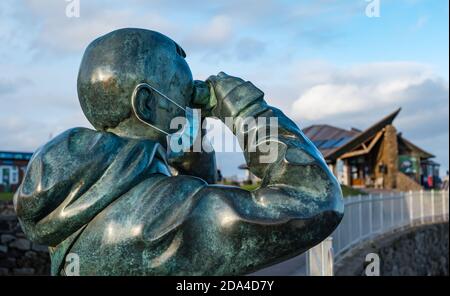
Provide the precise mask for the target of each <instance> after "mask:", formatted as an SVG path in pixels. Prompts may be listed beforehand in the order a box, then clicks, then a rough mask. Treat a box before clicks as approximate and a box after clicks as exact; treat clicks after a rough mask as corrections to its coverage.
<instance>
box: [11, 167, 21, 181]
mask: <svg viewBox="0 0 450 296" xmlns="http://www.w3.org/2000/svg"><path fill="white" fill-rule="evenodd" d="M10 180H11V184H12V185H16V184H18V183H19V168H18V167H16V166H14V167H11V170H10Z"/></svg>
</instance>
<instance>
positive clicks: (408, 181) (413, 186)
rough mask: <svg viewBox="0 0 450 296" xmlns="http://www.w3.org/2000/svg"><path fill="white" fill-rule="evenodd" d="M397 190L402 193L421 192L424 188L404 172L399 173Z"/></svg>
mask: <svg viewBox="0 0 450 296" xmlns="http://www.w3.org/2000/svg"><path fill="white" fill-rule="evenodd" d="M397 189H398V190H400V191H410V190H412V191H420V190H422V189H423V188H422V186H420V184H419V183H417V182H416V181H415V180H414V179H412V178H410V177H408V176H407V175H405V174H403V173H402V172H398V173H397Z"/></svg>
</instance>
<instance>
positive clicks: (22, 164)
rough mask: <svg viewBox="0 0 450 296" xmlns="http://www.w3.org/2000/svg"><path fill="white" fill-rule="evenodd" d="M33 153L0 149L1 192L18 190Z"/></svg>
mask: <svg viewBox="0 0 450 296" xmlns="http://www.w3.org/2000/svg"><path fill="white" fill-rule="evenodd" d="M32 155H33V154H32V153H24V152H11V151H0V192H14V191H16V189H17V187H19V185H20V183H21V182H22V179H23V177H24V175H25V172H26V169H27V165H28V162H29V161H30V159H31V156H32Z"/></svg>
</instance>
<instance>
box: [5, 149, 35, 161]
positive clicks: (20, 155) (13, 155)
mask: <svg viewBox="0 0 450 296" xmlns="http://www.w3.org/2000/svg"><path fill="white" fill-rule="evenodd" d="M31 156H33V153H28V152H13V151H0V159H2V160H30V159H31Z"/></svg>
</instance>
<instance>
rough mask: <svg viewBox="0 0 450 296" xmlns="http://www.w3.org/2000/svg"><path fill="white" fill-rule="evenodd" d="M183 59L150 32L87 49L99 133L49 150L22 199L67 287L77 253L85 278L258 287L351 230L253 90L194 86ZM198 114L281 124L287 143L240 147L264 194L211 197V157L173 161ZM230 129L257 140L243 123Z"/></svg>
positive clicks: (29, 224) (235, 191)
mask: <svg viewBox="0 0 450 296" xmlns="http://www.w3.org/2000/svg"><path fill="white" fill-rule="evenodd" d="M185 57H186V54H185V52H184V51H183V49H182V48H181V47H180V46H179V45H178V44H177V43H175V42H174V41H172V40H171V39H170V38H168V37H166V36H164V35H162V34H160V33H157V32H154V31H149V30H143V29H121V30H117V31H113V32H111V33H109V34H107V35H104V36H102V37H100V38H98V39H96V40H95V41H93V42H92V43H91V44H90V45H89V46H88V48H87V49H86V51H85V54H84V56H83V60H82V63H81V66H80V71H79V76H78V96H79V100H80V104H81V106H82V109H83V111H84V113H85V115H86V117H87V118H88V120H89V121H90V122H91V123H92V125H93V126H94V127H95V128H96V131H95V130H90V129H86V128H74V129H70V130H68V131H66V132H64V133H62V134H61V135H59V136H58V137H56V138H54V139H53V140H51V141H50V142H49V143H47V144H45V145H43V146H42V147H40V148H39V149H38V150H37V151H36V152H35V154H34V156H33V158H32V160H31V162H30V165H29V167H28V170H27V174H26V177H25V179H24V181H23V183H22V184H21V186H20V188H19V190H18V191H17V193H16V194H15V197H14V204H15V209H16V212H17V215H18V217H19V220H20V222H21V225H22V228H23V230H24V232H25V233H26V235H27V236H28V237H29V238H30V239H32V240H33V241H36V242H39V243H42V244H47V245H49V246H50V250H51V259H52V274H54V275H64V274H65V265H67V261H66V256H67V255H68V254H77V256H79V260H80V262H79V273H80V275H235V274H246V273H250V272H252V271H255V270H258V269H260V268H262V267H265V266H268V265H271V264H274V263H277V262H280V261H282V260H285V259H288V258H290V257H292V256H295V255H298V254H300V253H302V252H304V251H305V250H307V249H309V248H311V247H312V246H314V245H315V244H317V243H319V242H320V241H322V240H323V239H325V238H326V237H327V236H328V235H329V234H330V233H331V232H332V231H333V230H334V229H335V227H336V226H337V225H338V224H339V222H340V220H341V218H342V215H343V203H342V193H341V190H340V187H339V184H338V183H337V181H336V179H335V177H334V176H333V175H332V173H331V172H330V170H329V169H328V167H327V165H326V163H325V161H324V159H323V158H322V156H321V154H320V153H319V152H318V150H317V149H316V148H315V147H314V145H313V144H312V143H311V142H310V141H309V140H308V139H307V138H306V137H305V136H304V135H303V133H302V132H301V130H300V129H299V128H298V127H297V126H296V125H295V123H294V122H292V121H291V120H290V119H288V118H287V117H286V116H285V115H284V114H283V113H282V112H281V111H280V110H278V109H276V108H273V107H270V106H269V105H267V104H266V102H265V101H264V98H263V96H264V94H263V92H262V91H261V90H259V89H258V88H256V87H255V86H254V85H253V84H252V83H250V82H246V81H244V80H242V79H240V78H237V77H233V76H229V75H227V74H225V73H223V72H221V73H219V74H218V75H217V76H211V77H210V78H209V79H208V80H207V81H206V82H202V81H193V78H192V74H191V71H190V69H189V66H188V65H187V63H186V61H185V59H184V58H185ZM190 108H198V109H201V110H202V114H203V116H204V117H208V116H214V117H217V118H220V119H221V120H225V118H233V119H242V118H256V117H258V118H276V119H277V120H278V126H277V127H276V128H277V132H278V137H277V138H276V139H273V138H270V137H260V138H257V139H256V144H255V145H251V144H246V143H247V142H246V141H244V144H243V147H242V148H243V150H244V154H245V157H246V161H247V164H248V166H249V169H250V170H251V171H252V173H254V174H255V175H256V176H259V177H261V178H262V184H261V187H260V188H259V189H257V190H255V191H252V192H249V191H246V190H243V189H240V188H237V187H228V186H221V185H214V184H208V183H214V175H215V172H216V168H215V160H214V153H213V152H186V153H183V154H180V153H178V154H176V153H175V154H174V155H173V157H172V156H169V157H167V155H168V154H167V151H170V150H171V149H170V147H168V146H170V145H168V144H167V143H168V142H167V141H166V139H167V137H168V136H169V138H171V139H179V138H181V136H180V134H178V136H179V137H178V138H177V137H175V136H173V135H171V134H170V130H171V129H170V121H171V119H172V118H174V117H176V116H185V115H186V113H188V112H187V110H192V109H190ZM268 127H269V126H267V127H264V128H268ZM256 129H257V128H256ZM232 130H233V132H234V133H235V135H236V136H243V138H246V137H247V138H248V137H249V136H250V135H251V134H252V133H253V132H255V128H248V127H247V126H246V125H245V124H242V121H239V120H237V121H236V123H235V124H234V125H233V126H232ZM192 135H193V133H187V136H188V137H192V139H194V138H196V137H195V136H192ZM191 144H192V143H191ZM264 144H273V145H275V146H276V149H277V154H276V158H275V159H273V161H271V162H270V163H265V162H261V161H260V159H261V158H260V156H261V155H262V154H263V152H261V151H260V150H259V147H260V146H261V147H262V145H264ZM252 149H253V150H252ZM169 165H170V166H169ZM170 167H173V168H175V170H176V172H175V173H176V174H177V175H174V173H173V172H171V169H170Z"/></svg>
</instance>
